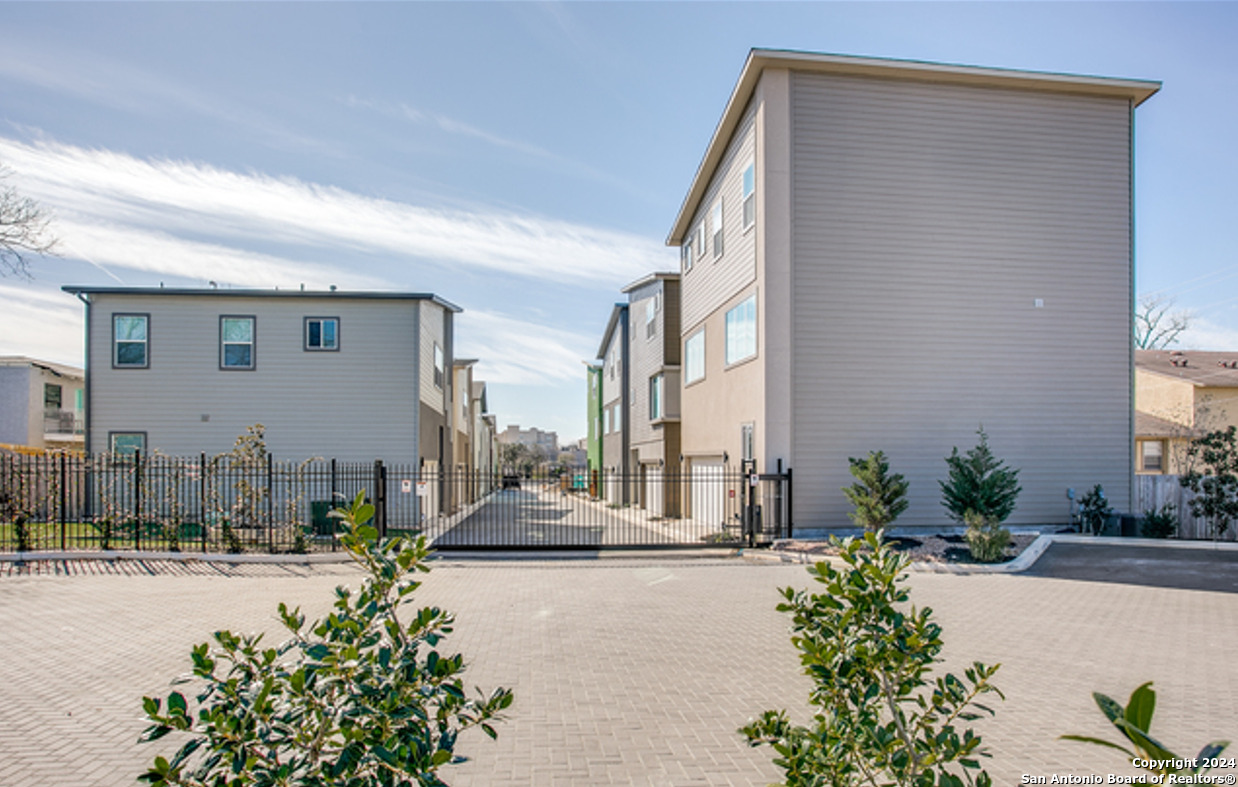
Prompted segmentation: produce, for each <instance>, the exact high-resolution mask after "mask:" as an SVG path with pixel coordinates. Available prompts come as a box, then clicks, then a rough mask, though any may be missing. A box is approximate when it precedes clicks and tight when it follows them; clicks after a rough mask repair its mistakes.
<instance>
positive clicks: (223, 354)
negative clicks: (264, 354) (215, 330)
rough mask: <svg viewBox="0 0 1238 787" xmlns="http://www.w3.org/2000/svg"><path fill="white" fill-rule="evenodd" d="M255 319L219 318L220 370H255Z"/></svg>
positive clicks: (229, 316) (247, 317)
mask: <svg viewBox="0 0 1238 787" xmlns="http://www.w3.org/2000/svg"><path fill="white" fill-rule="evenodd" d="M255 322H256V318H255V317H249V316H237V315H224V316H222V317H220V318H219V368H220V369H235V370H240V371H248V370H251V369H253V368H254V360H255V359H254V338H255V337H254V334H255V331H254V323H255Z"/></svg>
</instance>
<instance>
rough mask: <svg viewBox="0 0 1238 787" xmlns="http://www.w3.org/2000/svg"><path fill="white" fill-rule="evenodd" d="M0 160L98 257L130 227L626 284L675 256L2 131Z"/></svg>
mask: <svg viewBox="0 0 1238 787" xmlns="http://www.w3.org/2000/svg"><path fill="white" fill-rule="evenodd" d="M0 160H4V161H6V163H8V164H9V166H11V167H12V168H13V169H14V170H15V171H16V172H17V173H18V175H19V176H20V178H21V185H22V188H23V190H24V191H26V192H27V193H29V194H30V195H31V196H34V197H36V198H37V199H40V200H41V201H44V202H45V203H46V204H47V205H49V206H51V207H52V208H53V209H54V210H55V211H56V212H57V213H58V214H59V215H60V216H61V217H62V219H63V220H64V221H65V222H66V223H67V224H68V225H69V226H71V227H72V228H74V231H75V232H76V231H81V232H82V235H81V236H80V238H78V237H75V236H70V237H67V238H66V239H67V240H69V241H70V242H72V243H74V244H78V243H79V242H80V245H81V247H82V249H83V253H86V254H94V255H98V254H99V253H100V252H99V250H98V249H96V248H95V246H94V245H92V244H93V243H95V242H99V243H100V245H101V247H106V246H109V244H110V245H111V246H112V247H114V246H115V244H116V243H118V242H123V241H121V240H119V239H118V237H117V236H118V235H124V234H129V233H131V234H133V235H134V236H135V238H137V239H144V241H143V242H145V243H147V244H149V243H150V242H151V237H152V236H156V235H157V236H158V237H159V239H160V242H161V243H162V244H164V250H165V251H167V252H169V253H172V254H175V253H176V251H175V249H172V248H170V247H171V246H173V245H177V244H179V245H181V246H183V247H184V248H186V249H188V250H189V251H191V252H192V251H194V249H195V241H192V240H188V239H187V236H188V238H196V237H202V236H206V237H209V238H211V239H212V241H214V242H216V244H217V245H216V246H215V247H214V248H215V249H216V250H217V251H218V255H219V259H220V260H221V261H222V259H223V258H224V257H226V256H227V255H228V254H229V253H233V252H230V250H232V249H233V247H234V245H235V246H240V247H242V248H243V247H244V246H245V244H247V243H249V244H254V243H261V244H270V243H277V244H281V243H282V244H286V245H288V246H293V247H296V246H300V247H304V248H306V249H312V250H315V251H322V250H324V249H326V250H332V251H342V252H349V251H354V252H368V253H373V254H380V255H383V256H385V257H389V258H391V259H393V260H396V261H416V262H419V263H422V264H430V265H438V266H441V267H443V268H446V269H451V270H459V269H462V268H463V269H472V270H475V271H479V272H485V273H495V272H502V273H505V274H510V275H515V276H522V277H530V278H534V279H549V280H554V281H559V282H569V283H576V284H596V285H601V286H611V285H615V284H620V283H624V282H626V281H630V280H631V279H633V278H636V277H637V276H639V275H642V274H644V273H646V272H648V271H649V270H654V269H659V268H665V267H667V265H668V263H673V260H672V259H671V258H670V255H669V254H668V252H667V251H666V250H665V249H664V248H663V247H662V246H661V245H660V244H659V243H657V242H656V241H654V240H652V239H650V238H645V237H641V236H636V235H631V234H628V233H622V232H616V231H613V230H606V229H601V228H597V227H590V226H586V225H580V224H574V223H570V222H565V221H559V220H554V219H547V218H543V217H538V216H532V215H522V214H516V213H512V212H505V211H499V210H493V209H486V208H479V209H477V210H473V211H467V210H459V209H452V210H447V209H439V208H432V207H425V206H418V205H409V204H406V203H401V202H395V201H391V200H383V199H377V198H374V197H367V196H363V195H359V194H356V193H353V192H349V191H346V190H343V189H339V188H336V187H333V186H322V185H317V184H313V183H306V182H304V181H300V180H297V179H295V178H288V177H276V176H271V175H267V174H262V173H239V172H233V171H228V170H223V169H218V168H216V167H212V166H209V165H206V164H199V163H194V162H186V161H168V160H146V159H139V158H135V157H133V156H129V155H127V154H124V153H117V152H113V151H107V150H97V149H86V148H81V147H75V146H71V145H64V144H59V143H56V142H51V141H43V142H35V143H23V142H19V141H15V140H11V139H6V138H3V137H0ZM90 228H94V229H93V230H92V229H90ZM100 228H104V229H100ZM92 232H93V234H91V233H92ZM228 241H237V243H235V244H234V243H231V242H228ZM197 245H199V246H200V245H201V244H200V243H198V244H197ZM201 252H202V249H200V248H199V249H197V253H201ZM234 253H235V254H236V256H237V258H238V259H239V260H242V261H245V262H247V263H248V264H257V265H260V266H264V267H265V270H266V273H264V274H262V275H264V276H266V275H269V276H271V277H279V276H282V275H283V273H284V267H283V266H285V265H292V266H294V267H297V268H298V269H299V268H300V267H301V266H300V264H299V263H295V262H294V261H292V260H281V259H277V258H266V259H257V255H254V254H253V253H251V252H244V251H236V252H234ZM148 259H155V257H153V256H152V257H148ZM150 264H152V265H160V264H165V263H157V262H155V263H150ZM166 264H167V265H172V266H174V268H175V270H176V271H179V270H180V269H181V268H182V267H183V266H181V265H180V264H178V263H173V262H171V261H170V260H169V261H168V262H167V263H166ZM157 270H165V268H157ZM168 270H169V272H174V271H173V270H171V269H168Z"/></svg>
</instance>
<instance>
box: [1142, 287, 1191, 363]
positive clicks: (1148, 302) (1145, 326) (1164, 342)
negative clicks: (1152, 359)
mask: <svg viewBox="0 0 1238 787" xmlns="http://www.w3.org/2000/svg"><path fill="white" fill-rule="evenodd" d="M1173 305H1174V299H1173V298H1167V297H1165V296H1163V295H1144V296H1142V297H1140V298H1139V305H1138V306H1137V307H1136V308H1135V347H1137V348H1139V349H1140V350H1163V349H1165V348H1166V347H1168V346H1170V345H1171V344H1176V343H1177V341H1178V336H1179V335H1180V334H1181V333H1182V332H1183V331H1185V330H1186V329H1187V328H1189V327H1191V313H1190V312H1189V311H1187V310H1186V309H1179V310H1177V311H1173V312H1171V311H1170V309H1172V308H1173Z"/></svg>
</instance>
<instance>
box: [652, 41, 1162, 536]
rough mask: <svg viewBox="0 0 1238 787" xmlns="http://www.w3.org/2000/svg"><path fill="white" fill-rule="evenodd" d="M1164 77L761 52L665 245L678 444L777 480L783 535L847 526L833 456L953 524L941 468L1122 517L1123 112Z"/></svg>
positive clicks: (1048, 503)
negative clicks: (676, 299)
mask: <svg viewBox="0 0 1238 787" xmlns="http://www.w3.org/2000/svg"><path fill="white" fill-rule="evenodd" d="M1158 89H1159V83H1156V82H1146V81H1134V80H1124V79H1107V78H1098V77H1088V76H1069V75H1061V74H1044V73H1030V72H1019V71H1007V70H997V69H984V68H972V67H964V66H953V65H940V64H932V63H918V62H904V61H890V60H875V59H868V58H851V57H840V56H833V55H818V54H809V53H797V52H784V51H768V50H754V51H753V52H752V53H751V54H750V56H749V58H748V61H747V64H746V65H745V67H744V70H743V73H742V74H741V76H740V80H739V83H738V84H737V85H736V87H735V89H734V92H733V93H732V95H731V99H730V101H729V103H728V104H727V106H726V109H725V111H724V114H723V117H722V120H721V122H720V123H719V125H718V127H717V129H716V131H715V133H714V136H713V139H712V140H711V141H710V144H709V147H708V149H707V151H706V153H705V157H704V160H703V161H702V163H701V165H700V168H699V169H698V171H697V174H696V176H695V178H694V180H693V182H692V184H691V187H690V189H689V192H688V195H687V197H686V199H685V201H684V204H683V206H682V208H681V210H680V213H679V215H678V217H677V218H676V220H675V224H674V226H673V228H672V230H671V233H670V236H669V238H668V243H669V244H670V245H673V246H679V247H681V264H682V290H683V326H682V336H683V342H684V344H683V377H684V387H683V401H682V413H683V418H682V441H683V453H684V454H685V456H686V458H687V461H688V463H689V467H690V468H700V469H701V471H702V472H705V473H709V472H715V468H716V467H717V466H718V464H719V463H720V462H721V460H722V459H723V458H724V457H727V458H730V459H731V460H734V459H738V458H748V457H751V458H753V459H754V460H755V461H756V462H757V464H758V467H759V469H760V471H762V472H766V471H767V470H771V469H773V468H774V467H775V465H776V463H778V462H780V461H781V462H782V464H783V465H784V466H790V467H792V468H794V470H795V477H796V480H797V483H796V486H795V496H794V505H795V510H794V517H795V523H796V527H797V528H804V527H810V528H840V527H849V526H851V521H850V520H849V519H848V517H847V512H848V510H849V509H848V506H847V503H846V499H845V498H844V496H843V495H842V493H841V492H840V491H839V489H840V488H841V487H843V486H845V485H847V484H849V483H850V481H851V478H850V475H849V474H848V462H847V459H848V457H859V456H864V455H865V454H867V452H868V451H871V450H884V451H885V452H886V454H887V455H888V456H889V458H890V461H891V464H892V468H893V469H894V470H895V471H896V472H900V473H903V474H904V475H905V476H906V477H907V479H908V480H909V482H910V485H911V486H910V493H909V500H910V503H911V505H910V507H909V509H908V510H907V512H906V513H905V514H904V515H903V517H902V518H901V519H900V521H899V524H901V525H907V526H913V527H914V526H923V527H940V526H943V525H947V524H949V520H948V519H947V518H946V516H945V513H944V510H943V509H942V507H941V506H940V504H939V500H940V491H939V488H938V485H937V481H938V479H940V478H942V477H943V476H944V475H945V470H946V465H945V463H944V461H943V457H945V456H946V455H948V454H949V453H950V450H951V448H952V447H954V446H958V447H960V448H961V449H966V448H968V447H970V446H972V445H974V444H975V442H976V430H977V428H978V427H980V426H981V425H982V424H983V426H984V428H985V429H986V431H987V432H988V434H989V436H990V442H991V445H992V447H993V449H994V451H995V453H996V454H997V455H998V456H999V457H1001V458H1003V459H1005V460H1006V461H1007V462H1008V463H1009V464H1010V465H1011V466H1013V467H1016V468H1019V469H1020V470H1021V475H1020V481H1021V483H1022V486H1023V494H1022V496H1021V498H1020V500H1019V506H1018V508H1017V510H1016V511H1015V513H1014V516H1013V517H1012V519H1011V523H1012V524H1020V525H1039V524H1049V523H1060V522H1063V521H1065V520H1066V519H1067V518H1068V514H1069V502H1068V500H1067V497H1066V490H1067V489H1068V488H1074V489H1076V490H1080V489H1086V488H1090V487H1091V486H1092V485H1094V484H1097V483H1101V484H1103V485H1104V487H1105V489H1106V490H1107V491H1108V492H1109V496H1110V499H1111V500H1112V501H1113V502H1114V503H1115V505H1117V507H1119V508H1121V509H1126V510H1129V509H1130V507H1131V506H1132V505H1133V501H1132V500H1131V490H1132V478H1131V467H1132V461H1131V451H1132V445H1133V431H1132V430H1133V427H1132V415H1131V413H1132V382H1131V381H1132V375H1133V361H1132V353H1131V328H1132V326H1131V320H1132V317H1131V315H1132V303H1133V292H1132V287H1133V248H1132V235H1133V221H1132V209H1131V201H1132V188H1131V184H1132V160H1133V151H1132V139H1133V128H1134V110H1135V107H1136V106H1138V105H1139V104H1140V103H1141V102H1143V101H1144V100H1145V99H1147V98H1148V97H1149V96H1151V95H1152V94H1153V93H1155V92H1156V91H1157V90H1158Z"/></svg>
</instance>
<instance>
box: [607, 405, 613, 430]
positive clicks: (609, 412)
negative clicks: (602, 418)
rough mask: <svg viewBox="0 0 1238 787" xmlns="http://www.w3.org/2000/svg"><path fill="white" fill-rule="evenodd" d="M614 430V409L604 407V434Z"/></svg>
mask: <svg viewBox="0 0 1238 787" xmlns="http://www.w3.org/2000/svg"><path fill="white" fill-rule="evenodd" d="M613 431H615V413H614V410H612V409H611V408H609V407H607V408H606V434H610V433H611V432H613Z"/></svg>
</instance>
